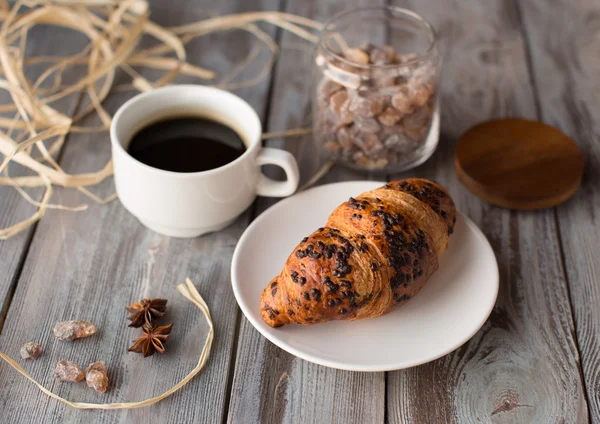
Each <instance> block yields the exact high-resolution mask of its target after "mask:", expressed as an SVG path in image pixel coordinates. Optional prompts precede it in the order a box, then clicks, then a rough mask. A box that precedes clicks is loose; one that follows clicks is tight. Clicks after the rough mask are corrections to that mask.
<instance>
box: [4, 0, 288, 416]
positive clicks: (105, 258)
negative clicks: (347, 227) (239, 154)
mask: <svg viewBox="0 0 600 424" xmlns="http://www.w3.org/2000/svg"><path fill="white" fill-rule="evenodd" d="M278 8H279V2H278V1H276V0H264V1H262V0H256V1H249V2H244V4H243V5H242V3H241V2H239V3H234V2H220V3H214V2H210V1H204V2H194V3H192V2H184V1H170V2H162V1H158V0H157V1H154V2H152V12H153V14H152V16H153V19H154V20H155V21H156V22H158V23H159V24H162V25H166V26H172V25H178V24H181V23H185V22H190V21H194V20H197V19H199V18H201V17H202V16H206V13H207V11H208V12H209V14H215V15H216V14H225V13H231V12H235V11H242V10H269V9H270V10H277V9H278ZM267 30H268V31H269V32H270V33H271V34H273V33H274V30H273V28H269V29H267ZM67 40H68V39H65V40H63V42H65V43H66V42H67ZM253 45H254V41H253V40H252V37H248V35H247V33H244V32H241V31H238V32H236V33H230V34H221V35H220V36H210V37H208V38H207V39H202V40H197V41H195V42H193V43H191V44H190V46H189V48H188V54H189V55H190V57H191V58H192V62H193V63H198V64H203V65H206V66H207V67H209V68H212V69H215V70H217V71H221V72H226V71H228V70H230V69H231V68H232V67H233V65H234V64H236V63H239V62H240V61H241V60H243V58H244V57H245V56H246V55H247V54H248V52H249V50H251V47H252V46H253ZM41 47H43V46H41ZM252 68H253V69H251V70H249V71H248V73H247V74H244V75H242V76H241V77H246V78H247V77H251V76H252V75H254V74H256V72H257V70H258V68H260V66H259V65H256V66H253V67H252ZM249 74H251V75H249ZM118 82H122V81H118ZM268 85H269V84H268V80H265V81H264V82H262V83H261V84H260V85H258V86H256V87H252V88H247V89H243V90H240V91H239V93H238V94H240V95H241V96H242V97H244V98H245V99H247V100H248V101H249V102H250V103H251V104H252V105H253V107H255V108H256V109H257V110H258V111H259V112H261V113H262V111H263V110H264V108H265V105H266V94H267V89H268ZM132 94H133V93H122V94H118V95H114V96H112V97H110V99H109V100H108V101H107V102H106V104H107V107H108V109H109V110H111V111H114V110H115V109H116V108H117V107H118V106H119V105H120V104H122V103H123V101H124V100H125V99H126V98H128V97H129V96H130V95H132ZM88 123H89V121H88ZM109 156H110V146H109V143H108V137H107V134H106V133H103V134H77V135H73V136H72V137H70V138H69V140H68V141H67V145H66V147H65V152H64V155H63V158H62V160H61V164H62V165H63V166H64V167H65V169H66V170H67V171H72V172H82V171H88V170H90V169H98V168H100V167H101V166H103V165H104V163H105V162H106V160H107V159H108V158H109ZM113 190H114V188H113V187H112V183H107V184H103V185H102V186H100V187H98V188H96V189H95V192H96V193H97V194H98V195H99V196H101V197H104V196H107V195H109V194H111V193H112V192H113ZM54 199H55V201H56V202H64V203H67V204H75V203H78V202H81V201H83V200H85V199H84V198H83V196H81V195H80V194H79V193H77V192H76V191H74V190H58V191H57V194H56V196H55V198H54ZM248 216H249V215H248V214H245V215H244V216H242V217H240V219H238V220H237V222H236V223H235V224H233V225H232V226H230V227H229V228H228V229H226V230H224V231H221V232H219V233H216V234H211V235H208V236H205V237H201V238H198V239H193V240H180V239H171V238H168V237H163V236H160V235H157V234H155V233H153V232H152V231H150V230H147V229H145V228H144V227H143V226H142V225H141V224H140V223H139V222H138V221H137V220H136V219H135V218H134V217H133V216H131V215H130V214H129V213H127V212H126V211H125V210H124V209H123V207H122V206H121V204H120V203H119V202H118V201H115V202H113V203H111V204H109V205H107V206H100V205H91V207H90V209H89V210H88V211H86V212H82V213H67V212H54V213H50V214H48V215H47V216H46V217H45V218H44V220H42V221H41V222H40V224H39V226H38V228H37V231H36V232H35V237H34V238H33V241H32V243H31V247H30V250H29V252H28V254H27V258H26V260H25V264H24V268H23V272H22V275H21V277H20V280H19V284H18V286H17V289H16V292H15V295H14V297H13V300H12V303H11V306H10V309H9V311H8V315H7V318H6V322H5V325H4V329H3V333H2V336H1V337H0V350H2V351H3V352H6V353H8V354H10V355H11V356H12V357H13V358H18V352H19V348H20V346H21V345H23V344H24V343H25V342H28V341H30V340H36V341H39V342H41V343H42V345H43V347H44V355H43V356H42V358H40V359H39V360H37V361H30V362H27V363H24V364H23V365H24V367H25V368H26V369H27V370H28V371H29V372H30V373H31V374H32V375H33V377H34V378H36V379H37V380H38V381H41V382H42V383H43V384H44V385H45V386H46V387H48V388H49V389H50V390H52V391H54V392H55V393H57V394H59V395H60V396H63V397H65V398H67V399H70V400H78V401H84V402H85V401H87V402H95V403H110V402H123V401H135V400H143V399H145V398H148V397H152V396H157V395H159V394H161V393H163V392H164V391H166V390H167V389H169V388H170V387H172V386H173V385H174V384H175V383H177V382H178V381H179V380H180V379H181V378H183V377H184V376H185V375H186V374H187V373H188V372H190V371H191V370H192V369H193V368H194V366H195V365H196V363H197V361H198V357H199V354H200V351H201V349H202V346H203V343H204V340H205V337H206V334H207V326H206V324H205V322H204V318H203V316H202V314H201V313H200V311H199V310H197V309H196V307H195V306H193V305H192V304H191V303H189V302H188V301H187V300H185V299H184V298H183V297H182V296H181V295H180V294H179V293H178V292H177V291H176V289H175V287H176V285H177V284H179V283H181V282H183V281H184V279H185V277H187V276H189V277H191V279H192V280H193V282H194V283H195V285H196V287H197V288H198V290H199V291H200V293H201V294H202V295H203V296H204V298H205V300H206V301H207V303H208V305H209V307H210V308H211V312H212V315H213V320H214V324H215V328H216V330H215V331H216V339H215V344H214V346H213V351H212V356H211V359H210V361H209V362H208V365H207V367H206V369H205V370H204V371H203V372H202V373H201V374H200V375H198V376H197V377H196V378H194V379H193V380H192V381H191V382H190V383H189V384H188V385H187V386H186V387H185V388H184V389H182V390H181V392H179V393H177V394H175V395H173V396H172V397H171V398H169V399H167V400H165V401H162V402H161V403H159V404H158V405H155V406H152V407H149V408H143V409H136V410H124V411H95V412H90V411H77V410H74V409H71V408H68V407H66V406H65V405H63V404H60V403H58V402H57V401H54V400H51V399H49V398H48V397H47V396H46V395H44V394H43V393H41V392H40V391H38V390H37V389H36V388H35V387H34V386H33V385H32V384H31V383H30V382H28V381H26V380H25V379H24V378H23V377H21V376H20V375H18V374H17V373H16V372H15V371H14V370H12V369H11V368H10V367H8V366H7V365H6V364H4V363H2V364H1V365H0V381H2V385H1V386H0V405H2V412H0V415H1V417H0V421H2V422H10V423H19V422H22V423H31V422H41V421H43V422H48V423H50V422H56V423H63V422H80V421H83V420H89V419H92V420H93V421H94V422H116V421H120V422H206V423H214V422H218V421H220V420H221V419H222V414H223V412H224V410H223V406H224V404H225V398H226V386H227V378H228V370H229V368H230V367H229V365H230V361H231V359H232V358H231V347H232V341H233V335H234V325H235V322H236V314H237V312H236V311H237V309H236V304H235V300H234V298H233V294H232V291H231V286H230V282H229V265H230V261H231V255H232V252H233V248H234V246H235V244H236V242H237V239H238V237H239V236H240V234H241V232H242V230H243V229H244V228H245V227H246V225H247V221H248ZM142 296H150V297H165V298H168V299H169V311H168V314H167V316H166V317H165V322H172V323H174V328H173V332H172V335H171V338H170V340H169V342H168V344H167V353H166V354H165V355H163V356H159V355H155V356H153V357H150V358H142V357H141V356H140V355H137V354H133V353H127V348H128V347H129V345H130V343H131V340H133V339H134V338H137V336H138V335H139V332H140V330H139V329H130V328H128V327H127V321H126V316H127V313H126V311H125V309H124V308H125V306H126V305H128V304H129V303H130V302H132V301H136V300H139V299H140V298H141V297H142ZM67 319H87V320H90V321H92V322H95V323H96V324H98V325H99V327H100V331H99V333H98V334H97V335H95V336H94V337H92V338H90V339H87V340H80V341H77V342H73V343H69V342H60V341H57V340H55V339H54V337H53V336H52V331H51V330H52V326H53V325H54V323H55V322H57V321H61V320H67ZM60 359H70V360H74V361H76V362H78V363H79V364H80V365H81V366H82V367H86V366H87V365H88V364H89V363H90V362H92V361H96V360H104V361H106V362H107V366H108V369H109V376H110V380H111V388H110V390H109V391H108V392H107V393H106V394H97V393H95V392H94V391H93V390H91V389H89V388H87V387H86V385H85V383H79V384H68V383H60V382H57V381H55V380H54V378H53V369H54V365H55V364H56V362H57V361H58V360H60Z"/></svg>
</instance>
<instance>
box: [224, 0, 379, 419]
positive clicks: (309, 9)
mask: <svg viewBox="0 0 600 424" xmlns="http://www.w3.org/2000/svg"><path fill="white" fill-rule="evenodd" d="M361 4H362V5H365V4H373V2H369V1H356V0H355V1H352V2H345V3H344V4H340V3H339V2H334V1H328V2H324V1H303V2H289V3H288V8H287V11H288V12H290V13H295V14H299V15H301V16H306V17H309V18H312V19H316V20H318V21H321V22H323V21H325V20H326V19H328V18H330V17H331V16H333V15H334V14H335V13H338V12H339V11H341V10H343V9H347V8H351V7H356V6H358V5H361ZM374 36H381V37H384V36H385V31H384V28H382V31H381V33H380V34H374ZM382 39H383V38H382ZM282 46H283V47H284V49H283V52H282V53H281V56H280V58H279V61H278V63H277V72H276V75H275V80H274V87H273V95H272V97H271V108H270V114H269V121H268V122H269V126H268V130H269V131H284V130H286V129H289V128H297V127H305V126H309V125H310V122H311V107H310V106H311V104H310V101H311V97H312V91H313V80H312V70H313V69H312V66H313V62H312V60H313V56H312V55H313V50H312V47H311V46H309V45H307V43H306V42H298V38H297V37H295V36H293V35H290V34H287V33H284V34H283V36H282ZM268 145H269V146H271V147H279V148H284V149H286V150H289V151H291V152H292V153H294V155H295V157H296V158H297V159H298V162H299V166H300V170H301V174H302V182H301V184H302V183H304V182H306V181H307V180H308V179H309V178H310V177H311V176H312V175H314V173H315V172H316V171H317V170H318V169H319V168H320V167H321V166H322V164H323V163H322V162H320V161H319V158H318V154H317V151H316V146H315V145H314V144H313V141H312V137H311V136H306V137H298V138H294V139H287V140H271V141H269V143H268ZM365 178H371V179H374V178H376V177H375V176H372V175H371V176H366V177H365V175H364V174H360V173H357V172H354V171H351V170H348V169H346V168H343V167H339V166H336V167H335V168H333V169H332V170H331V171H330V172H329V173H328V174H327V175H326V176H325V177H324V178H323V179H322V180H321V181H320V184H323V183H329V182H335V181H344V180H360V179H365ZM380 178H383V177H380ZM275 202H276V200H274V199H260V200H259V201H258V202H257V208H256V213H257V214H258V213H260V212H261V211H263V210H264V209H266V208H267V207H269V206H271V205H272V204H274V203H275ZM384 399H385V376H384V373H354V372H348V371H340V370H334V369H330V368H325V367H322V366H319V365H315V364H311V363H309V362H306V361H303V360H301V359H298V358H296V357H294V356H293V355H290V354H288V353H287V352H285V351H283V350H281V349H279V348H278V347H276V346H275V345H273V344H272V343H270V342H269V341H268V340H266V339H265V338H264V337H262V336H261V335H260V334H259V333H258V332H257V331H256V330H255V329H254V328H253V327H252V325H251V324H250V323H249V322H248V321H247V320H246V319H245V318H244V317H242V321H241V326H240V335H239V341H238V347H237V359H236V362H235V374H234V379H233V385H232V389H231V401H230V408H229V416H228V422H230V423H240V422H265V423H275V422H289V423H292V422H293V423H296V422H301V423H322V422H331V423H365V422H369V423H382V422H383V421H384V409H385V408H384V405H385V401H384Z"/></svg>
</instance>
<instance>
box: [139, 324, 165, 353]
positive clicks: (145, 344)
mask: <svg viewBox="0 0 600 424" xmlns="http://www.w3.org/2000/svg"><path fill="white" fill-rule="evenodd" d="M172 327H173V324H169V325H163V326H157V325H154V326H148V325H145V326H144V328H142V331H143V332H144V335H143V336H142V337H140V338H139V339H137V340H136V341H135V343H134V344H133V345H132V346H131V347H130V348H129V352H135V353H141V354H143V355H144V358H145V357H146V356H150V355H154V352H159V353H164V351H165V343H166V342H167V339H168V338H169V334H170V333H171V328H172Z"/></svg>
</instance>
